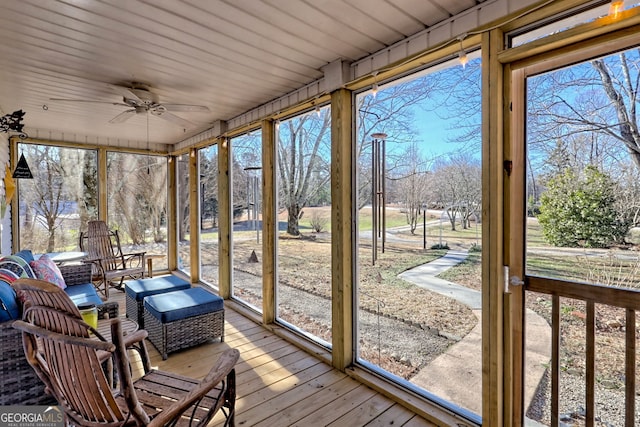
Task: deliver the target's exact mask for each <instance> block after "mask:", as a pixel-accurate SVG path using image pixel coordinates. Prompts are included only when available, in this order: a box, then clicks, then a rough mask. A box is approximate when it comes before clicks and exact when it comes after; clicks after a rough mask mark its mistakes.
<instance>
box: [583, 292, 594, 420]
mask: <svg viewBox="0 0 640 427" xmlns="http://www.w3.org/2000/svg"><path fill="white" fill-rule="evenodd" d="M586 321H587V325H586V326H587V331H586V332H587V349H586V350H587V351H586V358H587V360H586V364H585V369H586V371H587V372H586V376H587V383H586V388H587V389H586V396H587V402H586V405H587V415H586V420H585V422H586V425H587V427H593V426H594V425H595V412H596V399H595V384H596V381H595V379H596V350H595V341H596V339H595V336H596V316H595V304H594V302H593V300H589V301H587V320H586Z"/></svg>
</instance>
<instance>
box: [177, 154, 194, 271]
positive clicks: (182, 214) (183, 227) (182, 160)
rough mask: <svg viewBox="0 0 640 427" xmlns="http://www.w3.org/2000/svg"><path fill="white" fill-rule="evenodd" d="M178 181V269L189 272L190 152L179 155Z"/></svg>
mask: <svg viewBox="0 0 640 427" xmlns="http://www.w3.org/2000/svg"><path fill="white" fill-rule="evenodd" d="M176 163H177V165H176V168H177V171H176V181H177V204H178V207H177V218H176V226H177V228H178V230H177V235H178V270H180V271H183V272H185V273H187V274H190V272H191V234H190V233H191V223H190V218H189V214H190V210H191V202H190V200H189V191H188V189H189V181H190V179H189V154H183V155H181V156H179V157H178V161H177V162H176Z"/></svg>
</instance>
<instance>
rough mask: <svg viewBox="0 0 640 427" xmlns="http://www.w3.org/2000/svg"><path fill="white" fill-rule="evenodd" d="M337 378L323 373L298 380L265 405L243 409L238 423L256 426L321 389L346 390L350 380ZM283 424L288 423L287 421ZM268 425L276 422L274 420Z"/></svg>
mask: <svg viewBox="0 0 640 427" xmlns="http://www.w3.org/2000/svg"><path fill="white" fill-rule="evenodd" d="M313 368H315V366H314V367H312V368H309V369H310V370H311V369H313ZM303 372H304V371H303ZM330 372H332V371H330ZM301 374H302V372H301ZM291 378H292V379H294V380H299V379H300V377H299V376H298V375H296V376H294V377H291ZM335 379H337V377H336V376H333V375H331V376H324V375H323V376H321V377H317V378H314V379H313V380H311V381H306V380H304V381H303V382H298V383H297V384H296V385H295V387H294V388H292V389H289V390H284V391H283V392H282V393H280V394H278V395H277V396H275V397H272V398H270V399H269V400H268V401H265V402H264V403H265V404H264V405H259V406H254V407H252V408H251V409H248V410H247V409H243V411H242V412H241V413H240V414H239V417H237V418H236V423H242V424H241V425H250V426H255V425H257V424H258V423H259V422H261V421H263V420H265V419H267V418H269V417H272V416H273V415H279V414H280V413H281V412H282V411H283V410H285V409H286V408H288V407H290V406H292V405H294V404H296V403H298V402H300V401H301V400H303V399H305V398H307V397H309V396H311V395H314V394H316V393H318V392H319V391H324V390H329V392H332V389H333V388H336V387H337V388H340V389H341V390H343V392H344V391H346V390H347V389H348V388H349V386H350V384H349V381H337V382H336V381H334V380H335ZM279 383H280V382H279ZM249 397H250V396H249ZM277 418H278V417H275V419H277ZM283 424H284V425H288V424H287V423H286V421H285V422H284V423H283ZM267 425H274V424H273V422H272V423H270V424H267ZM307 425H309V424H307Z"/></svg>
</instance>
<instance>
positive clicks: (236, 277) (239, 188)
mask: <svg viewBox="0 0 640 427" xmlns="http://www.w3.org/2000/svg"><path fill="white" fill-rule="evenodd" d="M230 147H231V149H230V156H231V166H230V168H231V178H232V183H231V188H232V192H231V195H232V200H231V206H232V209H233V212H232V217H233V219H232V221H233V232H232V239H233V280H232V289H231V292H232V295H233V298H235V299H238V300H239V301H241V302H243V303H245V304H247V305H249V306H250V307H252V308H253V309H255V310H256V311H258V312H260V313H261V312H262V203H261V201H262V193H261V192H262V184H261V182H262V181H261V180H262V134H261V132H260V131H254V132H251V133H248V134H245V135H241V136H238V137H236V138H233V139H231V141H230Z"/></svg>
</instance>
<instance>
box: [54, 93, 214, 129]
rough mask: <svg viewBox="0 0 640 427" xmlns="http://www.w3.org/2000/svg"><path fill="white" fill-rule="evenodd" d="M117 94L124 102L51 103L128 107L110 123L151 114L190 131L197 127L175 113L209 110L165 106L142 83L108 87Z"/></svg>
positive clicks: (194, 107) (71, 100)
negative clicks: (138, 115) (191, 128)
mask: <svg viewBox="0 0 640 427" xmlns="http://www.w3.org/2000/svg"><path fill="white" fill-rule="evenodd" d="M107 86H108V87H109V88H110V89H111V90H112V91H114V92H115V93H117V94H119V95H122V102H108V101H94V100H90V99H66V98H49V100H50V101H63V102H88V103H97V104H111V105H118V106H122V107H128V108H129V109H127V110H125V111H123V112H122V113H120V114H118V115H117V116H115V117H114V118H112V119H111V120H109V123H123V122H125V121H127V120H129V119H130V118H131V117H133V116H135V115H136V114H142V113H149V114H152V115H154V116H158V117H160V118H161V119H164V120H167V121H169V122H172V123H175V124H177V125H180V126H182V127H183V128H185V129H188V128H190V127H192V126H196V125H195V124H194V123H192V122H190V121H189V120H186V119H183V118H182V117H178V116H176V115H175V114H172V112H173V111H175V112H199V113H207V112H209V108H208V107H206V106H204V105H190V104H164V103H160V102H159V100H158V95H157V94H156V93H153V92H151V90H150V88H149V86H148V85H145V84H142V83H136V82H134V83H131V85H130V86H129V87H127V86H119V85H112V84H109V85H107Z"/></svg>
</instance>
